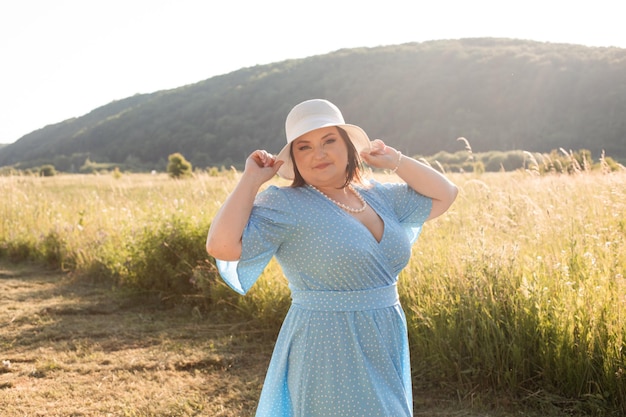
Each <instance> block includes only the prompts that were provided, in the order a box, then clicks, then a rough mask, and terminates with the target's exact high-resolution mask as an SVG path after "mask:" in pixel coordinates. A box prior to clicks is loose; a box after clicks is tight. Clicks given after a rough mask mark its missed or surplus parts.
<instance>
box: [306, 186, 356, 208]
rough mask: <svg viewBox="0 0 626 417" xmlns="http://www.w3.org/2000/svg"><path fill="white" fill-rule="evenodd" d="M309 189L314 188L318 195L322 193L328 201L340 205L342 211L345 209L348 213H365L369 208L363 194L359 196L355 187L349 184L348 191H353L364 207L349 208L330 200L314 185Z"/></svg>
mask: <svg viewBox="0 0 626 417" xmlns="http://www.w3.org/2000/svg"><path fill="white" fill-rule="evenodd" d="M309 187H311V188H313V189H314V190H315V191H317V192H318V193H320V194H321V195H323V196H324V197H326V198H327V199H329V200H330V201H332V202H333V203H335V204H336V205H338V206H339V207H341V208H342V209H344V210H345V211H348V212H350V213H362V212H364V211H365V209H366V208H367V203H366V202H365V199H364V198H363V197H362V196H361V194H359V192H358V191H357V190H355V189H354V187H353V186H352V185H350V184H348V189H349V190H350V191H352V193H353V194H354V195H355V196H356V197H357V198H358V199H359V201H360V202H361V205H362V207H360V208H356V209H355V208H352V207H350V206H347V205H345V204H343V203H340V202H339V201H336V200H333V199H332V198H330V197H329V196H327V195H326V194H324V193H323V192H321V191H320V190H318V189H317V188H315V187H314V186H313V185H311V184H309Z"/></svg>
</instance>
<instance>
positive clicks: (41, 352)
mask: <svg viewBox="0 0 626 417" xmlns="http://www.w3.org/2000/svg"><path fill="white" fill-rule="evenodd" d="M0 292H1V294H2V296H1V299H2V306H3V307H2V309H1V310H0V351H1V352H2V353H1V358H0V359H1V360H2V361H3V365H2V367H1V368H0V410H3V412H2V415H3V416H23V417H26V416H28V417H30V416H47V417H56V416H58V417H61V416H63V417H68V416H73V417H79V416H80V417H96V416H98V417H100V416H116V417H117V416H133V417H140V416H141V417H148V416H168V417H170V416H212V417H242V416H252V415H254V409H255V407H256V403H257V400H258V396H259V393H260V389H261V386H262V382H263V377H264V374H265V370H266V368H267V365H268V362H269V358H270V355H271V349H272V346H273V340H274V335H267V334H263V333H262V332H258V331H256V330H255V327H256V326H255V323H250V322H247V323H246V322H237V321H233V320H230V321H229V320H227V319H226V318H225V317H217V316H208V317H207V316H203V315H202V314H201V313H200V312H199V311H198V310H195V309H193V308H186V307H184V306H183V307H181V306H179V307H176V308H164V307H163V306H162V304H161V303H159V302H158V301H156V300H154V299H151V298H149V297H138V296H137V295H131V294H124V293H123V292H119V291H113V290H111V289H108V288H104V287H102V286H95V285H86V284H84V283H80V282H76V281H74V280H72V279H71V278H70V277H69V276H68V275H67V274H61V273H58V272H50V271H45V270H42V269H40V268H36V267H32V266H24V265H22V266H19V267H16V266H15V265H6V264H5V265H0ZM415 394H416V395H415V407H416V410H415V415H416V416H438V417H452V416H455V417H462V416H465V417H478V416H484V417H486V416H492V417H511V416H514V415H515V416H519V415H527V416H531V415H532V416H539V415H540V414H534V413H531V412H530V411H521V410H519V409H518V408H516V407H514V405H513V404H512V403H509V402H507V400H506V399H494V400H493V401H492V402H490V403H489V404H486V403H485V399H484V398H483V399H482V400H481V403H480V404H479V403H475V398H473V397H471V396H470V397H466V398H457V397H456V396H454V395H452V396H447V395H446V394H444V393H442V392H441V391H439V390H434V391H430V392H423V391H421V392H416V393H415ZM553 415H555V416H556V414H553Z"/></svg>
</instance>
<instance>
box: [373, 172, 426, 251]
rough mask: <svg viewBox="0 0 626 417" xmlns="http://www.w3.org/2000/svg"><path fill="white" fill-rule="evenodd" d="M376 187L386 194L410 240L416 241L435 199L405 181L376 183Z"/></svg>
mask: <svg viewBox="0 0 626 417" xmlns="http://www.w3.org/2000/svg"><path fill="white" fill-rule="evenodd" d="M375 187H376V188H377V189H378V190H380V192H381V193H382V194H383V195H384V196H385V199H386V200H387V201H388V202H389V204H390V206H391V208H392V210H393V212H394V213H395V215H396V217H397V219H398V221H399V222H400V224H401V225H402V227H404V229H405V231H406V233H407V235H408V237H409V240H410V241H411V243H414V242H415V241H416V240H417V237H418V236H419V234H420V232H421V231H422V226H423V225H424V222H426V219H427V218H428V216H429V215H430V211H431V210H432V206H433V200H432V199H431V198H430V197H426V196H425V195H422V194H420V193H418V192H416V191H415V190H413V189H412V188H411V187H409V186H408V185H407V184H405V183H398V184H395V183H375Z"/></svg>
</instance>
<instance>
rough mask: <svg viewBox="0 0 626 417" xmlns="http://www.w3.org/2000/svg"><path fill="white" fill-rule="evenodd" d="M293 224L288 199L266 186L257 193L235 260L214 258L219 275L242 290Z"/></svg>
mask: <svg viewBox="0 0 626 417" xmlns="http://www.w3.org/2000/svg"><path fill="white" fill-rule="evenodd" d="M294 224H295V218H294V215H293V212H292V211H291V210H290V204H289V201H288V200H287V198H286V197H285V195H284V193H282V192H281V191H280V189H279V188H278V187H276V186H270V187H269V188H267V189H266V190H265V191H263V192H261V193H259V194H258V195H257V197H256V199H255V201H254V206H253V208H252V213H251V214H250V219H249V220H248V224H247V225H246V227H245V229H244V231H243V236H242V240H241V242H242V249H241V257H240V258H239V260H237V261H222V260H219V259H216V264H217V268H218V270H219V273H220V275H221V276H222V279H224V281H225V282H226V283H227V284H228V285H229V286H230V287H231V288H232V289H233V290H235V291H237V292H238V293H239V294H242V295H243V294H246V293H247V292H248V290H249V289H250V288H251V287H252V285H253V284H254V283H255V282H256V280H257V279H258V278H259V276H261V274H262V273H263V270H264V269H265V267H266V266H267V264H268V262H269V261H270V260H271V259H272V257H273V256H274V254H275V253H276V251H277V250H278V248H279V247H280V245H281V244H282V243H283V242H284V241H285V239H286V238H287V237H288V236H289V235H290V231H291V230H293V226H294Z"/></svg>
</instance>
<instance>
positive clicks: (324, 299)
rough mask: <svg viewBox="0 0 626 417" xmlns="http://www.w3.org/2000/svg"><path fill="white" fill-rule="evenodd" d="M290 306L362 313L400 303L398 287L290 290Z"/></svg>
mask: <svg viewBox="0 0 626 417" xmlns="http://www.w3.org/2000/svg"><path fill="white" fill-rule="evenodd" d="M291 299H292V305H294V306H297V307H300V308H304V309H306V310H315V311H363V310H376V309H379V308H386V307H392V306H395V305H396V304H399V303H400V300H399V297H398V287H397V285H396V284H391V285H388V286H386V287H379V288H371V289H366V290H358V291H308V290H291Z"/></svg>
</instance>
